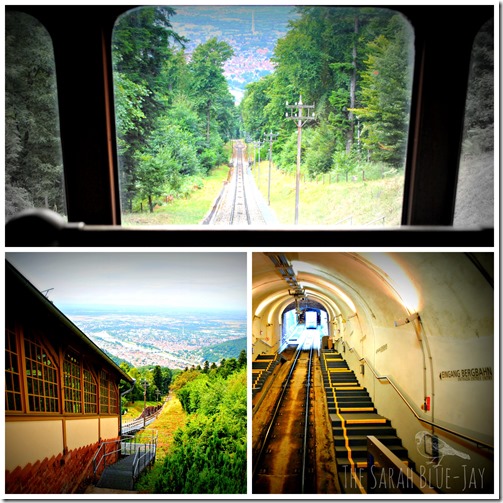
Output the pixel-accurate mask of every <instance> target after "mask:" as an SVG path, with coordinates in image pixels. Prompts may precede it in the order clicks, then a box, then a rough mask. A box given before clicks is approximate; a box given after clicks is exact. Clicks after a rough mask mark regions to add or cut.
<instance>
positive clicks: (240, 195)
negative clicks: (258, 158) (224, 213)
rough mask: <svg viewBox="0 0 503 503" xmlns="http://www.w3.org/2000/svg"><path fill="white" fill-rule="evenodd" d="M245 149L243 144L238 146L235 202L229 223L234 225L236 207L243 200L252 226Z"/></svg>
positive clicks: (247, 220) (246, 214)
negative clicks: (244, 162) (245, 171)
mask: <svg viewBox="0 0 503 503" xmlns="http://www.w3.org/2000/svg"><path fill="white" fill-rule="evenodd" d="M243 148H244V147H242V146H241V144H240V145H239V146H236V150H237V155H236V172H235V174H234V176H235V188H234V202H233V205H232V209H231V214H230V219H229V223H230V225H232V224H233V223H234V216H235V212H236V207H237V205H238V200H239V199H242V200H243V206H244V213H245V217H246V222H247V223H248V225H250V224H251V218H250V212H249V210H248V202H247V200H246V188H245V184H244V173H243Z"/></svg>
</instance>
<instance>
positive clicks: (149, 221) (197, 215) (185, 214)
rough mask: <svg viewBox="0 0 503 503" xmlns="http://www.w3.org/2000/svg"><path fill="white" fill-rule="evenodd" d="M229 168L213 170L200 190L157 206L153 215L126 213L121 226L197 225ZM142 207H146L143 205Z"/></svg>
mask: <svg viewBox="0 0 503 503" xmlns="http://www.w3.org/2000/svg"><path fill="white" fill-rule="evenodd" d="M228 173H229V167H228V166H227V165H225V164H222V165H220V166H218V167H217V168H215V169H213V170H212V171H211V172H210V174H209V175H208V177H207V178H205V179H204V186H203V188H202V189H199V190H195V191H194V192H192V193H191V195H190V196H189V197H187V198H180V199H174V200H173V201H171V202H169V203H165V204H163V205H162V206H157V207H156V208H155V210H154V212H153V213H150V212H148V211H144V212H143V213H126V214H124V215H122V225H124V226H129V227H131V226H138V225H139V226H141V225H198V224H199V223H200V222H201V221H202V220H203V219H204V217H205V216H206V215H207V213H208V212H209V211H210V210H211V208H212V205H213V203H214V202H215V200H216V198H217V197H218V194H220V191H221V190H222V186H223V183H224V180H226V179H227V176H228ZM144 207H147V205H146V204H145V205H144Z"/></svg>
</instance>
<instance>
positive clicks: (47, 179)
mask: <svg viewBox="0 0 503 503" xmlns="http://www.w3.org/2000/svg"><path fill="white" fill-rule="evenodd" d="M28 208H48V209H51V210H53V211H56V212H58V213H59V214H60V215H63V216H65V215H66V208H65V193H64V181H63V162H62V155H61V141H60V135H59V123H58V110H57V92H56V77H55V64H54V55H53V48H52V42H51V38H50V36H49V34H48V33H47V31H46V30H45V28H44V27H43V26H42V24H41V23H39V21H37V20H36V19H35V18H33V17H32V16H29V15H28V14H25V13H21V12H15V11H8V12H6V17H5V214H6V218H9V217H11V216H12V215H14V214H16V213H18V212H19V211H21V210H25V209H28Z"/></svg>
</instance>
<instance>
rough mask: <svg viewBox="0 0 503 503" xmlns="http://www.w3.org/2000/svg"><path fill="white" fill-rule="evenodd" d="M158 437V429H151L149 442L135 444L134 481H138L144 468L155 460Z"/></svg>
mask: <svg viewBox="0 0 503 503" xmlns="http://www.w3.org/2000/svg"><path fill="white" fill-rule="evenodd" d="M157 437H158V434H157V430H151V435H150V439H149V441H148V442H142V443H136V444H134V445H135V454H134V459H133V468H132V477H133V481H136V480H137V479H138V476H139V475H140V474H141V473H142V472H143V470H145V468H147V466H149V465H150V464H151V463H152V462H153V461H154V460H155V456H156V453H157Z"/></svg>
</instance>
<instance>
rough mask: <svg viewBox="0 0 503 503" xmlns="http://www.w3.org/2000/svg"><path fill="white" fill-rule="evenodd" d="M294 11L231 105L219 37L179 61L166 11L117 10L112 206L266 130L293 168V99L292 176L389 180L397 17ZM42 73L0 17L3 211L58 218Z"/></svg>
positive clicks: (49, 95)
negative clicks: (267, 58)
mask: <svg viewBox="0 0 503 503" xmlns="http://www.w3.org/2000/svg"><path fill="white" fill-rule="evenodd" d="M297 12H298V14H299V15H298V16H297V17H296V18H295V20H292V21H291V22H290V24H289V28H288V31H287V33H286V35H285V36H284V37H282V38H280V39H278V41H277V43H276V47H275V50H274V56H273V64H274V71H273V72H272V73H270V74H269V75H267V76H265V77H262V78H261V79H260V80H258V81H256V82H253V83H251V84H248V86H247V88H246V92H245V95H244V98H243V100H242V101H241V102H240V103H239V105H238V106H236V105H235V103H234V98H233V96H232V95H231V93H230V91H229V86H228V83H227V82H226V79H225V77H224V72H223V65H224V63H225V62H226V61H227V60H229V58H231V57H232V55H233V53H234V48H233V47H231V46H230V45H229V44H228V43H227V42H224V41H221V40H218V39H217V38H211V39H209V40H207V41H206V42H204V43H201V44H200V45H198V46H197V47H196V48H195V49H194V51H193V52H192V54H191V55H190V58H189V57H187V54H186V52H185V45H186V43H187V40H186V39H185V38H184V37H183V36H181V35H179V34H178V33H176V32H175V31H174V30H173V28H172V24H171V21H172V19H173V17H174V16H176V8H171V7H144V8H140V9H133V10H132V11H130V12H128V13H127V15H124V16H122V17H120V18H119V20H118V22H117V24H116V28H115V30H114V37H113V41H112V42H113V64H114V87H115V110H116V126H117V135H118V136H117V143H118V154H119V164H120V191H121V205H122V211H123V213H130V212H139V211H145V212H153V211H154V210H155V208H156V205H165V204H169V202H170V201H172V200H173V199H175V198H185V197H188V196H189V195H190V194H191V193H193V192H194V191H197V190H198V189H200V188H201V187H203V186H204V183H205V179H206V178H207V177H208V175H209V174H210V173H211V171H212V170H213V169H214V168H215V167H216V166H218V165H222V164H226V163H227V162H228V161H229V158H230V140H231V139H235V138H243V139H244V140H245V141H247V142H248V143H249V145H250V146H251V143H255V145H257V142H259V141H260V142H261V152H260V153H261V158H262V159H265V158H266V156H267V154H268V148H269V145H268V143H266V142H264V140H265V135H266V134H268V133H270V132H273V133H274V134H275V135H277V136H276V139H275V141H274V143H273V145H272V158H273V161H274V163H275V165H276V166H277V167H278V168H279V169H281V170H282V171H284V172H286V173H289V172H293V171H294V170H295V168H296V155H297V128H296V125H295V121H293V120H289V118H287V117H286V116H285V114H286V112H287V111H288V109H287V105H286V104H287V103H290V104H291V105H292V104H295V103H296V102H298V101H299V100H300V99H302V102H303V103H304V104H310V105H314V109H313V111H314V114H315V119H314V120H312V121H310V122H309V124H306V126H305V127H304V128H303V136H302V171H303V173H304V174H305V175H307V176H310V177H316V176H318V175H325V174H329V175H330V176H332V175H333V177H334V179H336V180H337V181H339V180H340V181H341V182H342V181H348V180H350V178H351V176H352V174H354V173H357V172H361V171H362V170H364V172H365V179H367V180H369V179H372V178H385V177H401V176H403V171H404V160H405V152H406V147H407V132H408V120H409V107H410V96H411V85H412V72H413V61H414V34H413V31H412V29H411V28H410V26H409V24H408V23H407V22H406V20H405V19H404V18H403V17H402V16H401V15H400V14H397V13H396V12H394V11H393V10H390V9H376V8H355V7H344V8H342V7H341V8H331V7H314V6H302V7H297ZM490 29H491V28H490V27H489V30H490ZM487 33H489V31H488V32H487ZM28 34H29V36H28ZM476 50H477V52H478V56H479V63H478V66H477V71H478V73H477V74H476V76H475V80H474V85H473V87H472V91H471V92H472V98H471V100H470V101H469V103H468V104H467V110H469V111H470V112H471V115H470V118H469V120H467V130H468V131H469V132H470V134H471V137H472V138H475V139H476V140H477V142H478V143H477V147H476V148H477V149H479V150H480V149H482V150H483V151H485V150H490V149H491V148H492V141H491V138H492V135H491V132H492V131H493V129H492V128H493V122H494V118H493V114H492V113H488V110H492V106H491V104H490V103H489V106H488V107H484V106H480V104H481V100H486V101H487V100H489V99H491V97H492V94H491V90H492V89H493V80H494V77H493V59H492V58H493V46H492V44H491V43H488V44H480V45H479V46H478V48H477V49H476ZM54 71H55V70H54V64H53V60H52V57H51V45H50V40H47V37H46V38H44V36H43V28H42V27H41V26H39V25H37V24H36V22H35V21H34V20H33V19H31V18H29V17H27V16H22V15H16V14H15V13H9V16H8V18H7V23H6V81H5V94H6V99H5V103H6V116H5V121H6V216H7V217H8V216H10V215H13V214H15V213H16V212H17V211H19V210H20V209H23V208H27V207H33V206H36V207H47V208H51V209H54V210H56V211H58V212H60V213H62V214H64V212H65V209H64V208H65V199H64V191H63V184H64V182H63V171H62V162H61V153H60V145H59V138H58V121H57V110H56V107H55V105H54V96H55V94H56V88H55V80H54ZM488 133H489V134H488ZM479 140H482V141H479ZM474 143H475V142H474V141H471V140H470V141H468V142H467V145H468V146H469V147H472V148H475V147H473V145H474ZM252 152H253V154H252ZM248 155H249V156H252V155H253V156H256V155H257V150H256V149H252V148H249V150H248Z"/></svg>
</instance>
